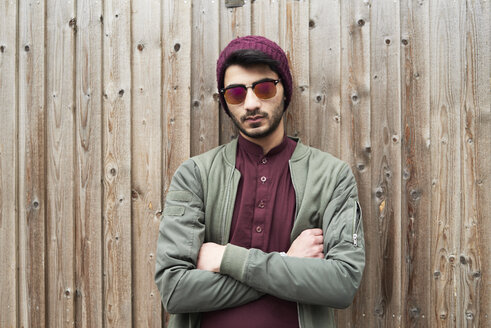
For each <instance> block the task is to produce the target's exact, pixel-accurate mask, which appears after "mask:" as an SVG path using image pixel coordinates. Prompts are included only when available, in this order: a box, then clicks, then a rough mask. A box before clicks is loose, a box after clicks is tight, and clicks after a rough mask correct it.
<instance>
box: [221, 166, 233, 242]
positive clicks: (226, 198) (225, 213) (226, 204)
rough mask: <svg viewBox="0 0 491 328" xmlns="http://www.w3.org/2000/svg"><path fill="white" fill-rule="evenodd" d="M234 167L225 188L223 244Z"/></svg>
mask: <svg viewBox="0 0 491 328" xmlns="http://www.w3.org/2000/svg"><path fill="white" fill-rule="evenodd" d="M233 170H234V169H233V168H232V170H231V172H230V177H229V179H228V183H227V187H226V188H225V201H224V204H223V218H222V240H221V244H222V245H224V241H225V230H226V229H225V222H226V221H227V212H228V211H227V210H228V200H229V198H230V185H231V184H232V178H233Z"/></svg>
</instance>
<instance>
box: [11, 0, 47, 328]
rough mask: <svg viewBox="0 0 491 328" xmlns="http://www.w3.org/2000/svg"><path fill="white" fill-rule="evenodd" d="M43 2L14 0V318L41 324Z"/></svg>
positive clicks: (43, 253) (43, 315)
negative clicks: (16, 137)
mask: <svg viewBox="0 0 491 328" xmlns="http://www.w3.org/2000/svg"><path fill="white" fill-rule="evenodd" d="M44 17H45V6H44V2H36V1H21V2H20V3H19V43H18V47H19V50H18V51H19V54H18V56H19V59H18V60H19V133H22V134H21V135H19V324H20V326H23V327H31V326H33V325H36V326H38V327H45V326H46V304H45V291H46V286H45V256H46V246H45V245H46V240H45V237H46V235H45V230H46V227H45V211H46V199H45V195H46V191H45V181H46V180H45V145H46V141H45V116H46V113H45V94H44V92H45V85H44V79H45V60H44V58H45V57H44V40H45V25H44V20H45V19H44Z"/></svg>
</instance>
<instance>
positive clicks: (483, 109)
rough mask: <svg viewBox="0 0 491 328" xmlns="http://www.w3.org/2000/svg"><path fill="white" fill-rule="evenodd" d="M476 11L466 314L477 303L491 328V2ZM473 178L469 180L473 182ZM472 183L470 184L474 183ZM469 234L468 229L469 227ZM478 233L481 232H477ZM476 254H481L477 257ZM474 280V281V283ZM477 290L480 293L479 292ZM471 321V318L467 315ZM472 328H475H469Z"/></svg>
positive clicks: (479, 317) (481, 322)
mask: <svg viewBox="0 0 491 328" xmlns="http://www.w3.org/2000/svg"><path fill="white" fill-rule="evenodd" d="M468 6H469V7H470V9H471V10H472V11H471V13H472V17H473V18H472V20H471V24H469V25H468V27H467V29H468V33H466V35H470V37H469V39H468V41H467V42H466V44H467V47H468V48H470V49H469V50H472V52H471V53H472V55H471V54H470V53H469V54H468V56H469V57H470V59H471V61H470V63H469V64H472V66H471V67H469V70H470V73H469V74H470V75H469V76H468V78H469V79H471V80H470V81H469V83H471V82H472V84H471V85H469V86H468V87H467V88H470V89H472V90H469V92H470V93H471V94H472V101H473V102H474V106H475V107H474V113H475V114H474V115H475V116H474V124H475V127H474V130H475V136H474V140H475V142H474V144H475V145H474V147H475V148H474V149H473V150H471V152H475V153H474V156H475V162H474V163H473V164H474V167H475V174H474V176H473V177H474V178H475V179H476V181H475V185H474V186H473V188H474V189H475V191H474V192H475V193H476V194H477V195H475V196H474V197H476V201H477V211H476V213H475V215H476V218H475V227H474V224H473V225H472V226H471V229H470V232H472V233H475V235H474V236H475V237H474V236H472V237H471V236H469V241H471V240H472V239H471V238H477V239H478V240H477V241H475V240H474V241H472V242H473V243H474V244H471V245H472V248H474V247H475V248H477V250H475V249H471V247H469V246H465V248H464V249H465V250H466V252H468V253H471V252H472V253H473V254H472V255H471V256H470V261H473V262H472V263H469V264H468V265H469V268H468V270H467V272H466V275H467V277H466V281H469V282H471V283H470V287H469V290H472V292H473V293H474V294H473V295H471V294H470V293H469V296H467V295H464V297H465V298H464V300H465V303H464V304H465V309H464V310H465V311H467V309H468V308H471V307H472V305H471V304H472V303H475V307H476V311H477V313H472V316H473V317H472V318H471V319H472V321H471V322H470V323H472V324H474V326H475V327H490V326H491V247H490V246H489V245H491V237H490V233H489V231H491V220H490V213H491V192H489V191H490V190H491V163H490V161H489V159H490V158H491V93H490V92H489V77H490V76H491V41H490V40H491V26H490V23H489V13H490V11H491V2H489V1H484V0H481V1H474V2H473V4H472V5H471V6H470V5H468ZM473 177H469V179H470V180H471V181H472V178H473ZM471 181H469V182H471ZM465 229H466V233H468V232H467V227H465ZM475 229H477V232H475ZM474 252H476V253H477V254H475V253H474ZM478 256H479V257H480V258H479V263H480V266H478V265H477V263H475V258H476V257H478ZM469 275H471V276H472V278H473V280H472V279H470V277H469ZM479 279H480V280H481V281H480V282H479ZM476 289H477V290H476ZM466 318H467V315H466ZM468 326H471V325H468Z"/></svg>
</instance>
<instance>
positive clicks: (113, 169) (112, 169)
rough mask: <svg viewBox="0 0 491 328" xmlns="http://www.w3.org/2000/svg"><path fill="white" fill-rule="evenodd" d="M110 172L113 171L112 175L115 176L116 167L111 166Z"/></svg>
mask: <svg viewBox="0 0 491 328" xmlns="http://www.w3.org/2000/svg"><path fill="white" fill-rule="evenodd" d="M109 172H111V175H112V176H115V175H116V169H115V168H114V167H113V168H111V170H109Z"/></svg>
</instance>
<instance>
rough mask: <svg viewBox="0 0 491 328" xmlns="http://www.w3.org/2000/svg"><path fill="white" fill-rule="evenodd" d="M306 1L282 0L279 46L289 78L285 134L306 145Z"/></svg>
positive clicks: (307, 73)
mask: <svg viewBox="0 0 491 328" xmlns="http://www.w3.org/2000/svg"><path fill="white" fill-rule="evenodd" d="M309 4H310V3H309V1H308V0H301V1H282V2H281V5H280V39H279V45H280V46H281V47H282V48H283V50H284V51H285V52H286V55H287V58H288V62H289V64H290V70H291V73H292V78H293V85H292V89H293V90H292V99H291V102H290V105H289V106H288V109H287V111H286V112H285V127H286V129H285V130H286V133H287V134H288V135H290V136H294V137H299V138H300V139H301V141H302V143H304V144H306V145H310V127H309V125H310V124H309V122H310V121H309V117H310V111H309V94H310V92H309V90H310V81H309V67H310V65H309V61H308V58H309V56H310V55H309V51H310V50H309V30H308V26H309Z"/></svg>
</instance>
